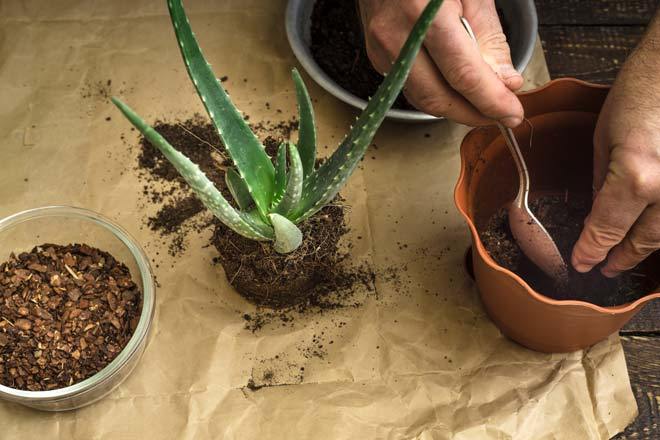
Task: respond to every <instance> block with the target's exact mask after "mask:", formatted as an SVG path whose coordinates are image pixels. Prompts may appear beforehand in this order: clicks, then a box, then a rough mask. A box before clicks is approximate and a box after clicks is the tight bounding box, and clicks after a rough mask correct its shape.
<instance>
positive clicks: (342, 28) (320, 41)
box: [310, 0, 509, 110]
mask: <svg viewBox="0 0 660 440" xmlns="http://www.w3.org/2000/svg"><path fill="white" fill-rule="evenodd" d="M498 15H500V21H501V22H502V27H503V30H504V33H505V34H506V35H508V33H509V29H508V25H507V23H506V22H505V21H504V20H503V19H502V15H501V11H500V10H498ZM310 29H311V31H310V32H311V44H310V49H311V53H312V56H313V57H314V60H315V61H316V62H317V63H318V65H319V67H321V69H322V70H323V71H324V72H326V73H327V74H328V76H330V78H332V79H333V80H334V81H336V82H337V84H339V85H340V86H341V87H343V88H344V89H346V90H348V91H349V92H350V93H352V94H354V95H355V96H358V97H360V98H362V99H365V100H366V99H369V98H370V97H371V96H373V95H374V93H376V90H377V89H378V86H379V85H380V83H381V82H383V76H382V75H381V74H380V73H378V72H377V71H376V69H374V67H373V66H372V64H371V61H369V57H368V56H367V50H366V46H365V42H364V34H363V30H362V22H361V19H360V14H359V10H358V2H357V0H317V1H316V3H315V4H314V9H313V11H312V17H311V28H310ZM393 107H394V108H398V109H404V110H415V107H413V106H412V105H411V104H410V103H409V102H408V100H407V99H406V98H405V96H404V95H403V94H401V95H399V97H398V98H397V100H396V102H395V103H394V106H393Z"/></svg>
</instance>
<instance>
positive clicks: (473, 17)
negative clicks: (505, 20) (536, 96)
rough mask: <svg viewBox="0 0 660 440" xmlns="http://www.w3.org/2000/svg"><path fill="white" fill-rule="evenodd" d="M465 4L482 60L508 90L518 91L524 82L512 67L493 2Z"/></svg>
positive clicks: (507, 45) (488, 0) (509, 53)
mask: <svg viewBox="0 0 660 440" xmlns="http://www.w3.org/2000/svg"><path fill="white" fill-rule="evenodd" d="M466 3H467V4H466V5H464V13H465V17H466V18H467V20H468V21H469V22H470V24H471V25H472V29H473V31H474V35H475V36H476V37H477V42H478V44H479V50H480V51H481V54H482V56H483V58H484V60H485V61H486V63H488V65H489V66H490V67H491V68H492V69H493V71H494V72H495V73H496V74H497V76H498V77H499V78H500V80H501V81H502V82H503V83H504V84H505V85H506V86H507V87H508V88H509V89H510V90H514V91H515V90H518V89H519V88H520V87H522V85H523V82H524V80H523V77H522V75H521V74H520V73H519V72H518V71H517V70H516V69H515V67H513V62H512V61H511V48H510V47H509V43H508V42H507V39H506V35H505V34H504V31H503V29H502V23H501V22H500V19H499V16H498V15H497V9H496V8H495V2H493V1H490V0H486V1H481V2H466Z"/></svg>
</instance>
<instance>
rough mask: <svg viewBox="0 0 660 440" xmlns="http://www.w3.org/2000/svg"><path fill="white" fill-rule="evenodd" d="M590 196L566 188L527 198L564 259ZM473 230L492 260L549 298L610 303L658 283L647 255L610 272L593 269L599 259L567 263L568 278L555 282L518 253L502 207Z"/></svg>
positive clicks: (577, 233) (639, 294)
mask: <svg viewBox="0 0 660 440" xmlns="http://www.w3.org/2000/svg"><path fill="white" fill-rule="evenodd" d="M591 202H592V198H591V194H589V193H582V194H569V193H566V194H565V195H564V196H561V195H546V196H542V197H540V198H538V199H536V200H534V201H532V202H531V203H530V208H531V210H532V212H533V213H534V215H536V217H537V218H538V219H539V220H540V222H541V224H543V225H544V226H545V228H546V229H547V230H548V232H549V233H550V235H551V236H552V238H553V239H554V240H555V243H556V244H557V247H558V248H559V250H560V252H561V254H562V256H563V257H564V260H565V261H567V262H570V261H571V253H572V250H573V246H574V245H575V243H576V242H577V240H578V238H579V236H580V233H581V231H582V227H583V225H584V220H585V218H586V217H587V215H588V214H589V211H590V209H591ZM479 235H480V237H481V241H482V242H483V244H484V246H485V247H486V250H487V251H488V253H489V254H490V255H491V257H492V258H493V259H494V260H495V262H497V264H499V265H500V266H502V267H505V268H507V269H509V270H511V271H512V272H515V273H516V274H518V275H519V276H520V277H521V278H522V279H524V280H525V281H526V282H527V283H528V284H529V285H530V286H531V287H532V288H533V289H534V290H536V291H537V292H539V293H542V294H543V295H545V296H547V297H550V298H553V299H559V300H567V299H572V300H582V301H587V302H590V303H592V304H597V305H600V306H604V307H610V306H616V305H621V304H626V303H629V302H632V301H635V300H637V299H639V298H641V297H643V296H644V295H646V294H648V293H650V292H652V291H653V289H655V288H657V287H658V285H659V284H660V280H657V279H655V278H654V276H653V272H652V271H651V270H650V269H651V266H652V264H651V261H646V262H643V263H641V264H640V265H638V266H637V267H635V268H634V269H632V270H630V271H628V272H625V273H623V274H621V275H620V276H618V277H616V278H606V277H604V276H603V275H602V274H601V273H600V270H599V269H600V267H602V264H601V265H600V266H598V267H596V268H594V269H593V270H592V271H591V272H588V273H586V274H581V273H578V272H576V271H575V270H574V269H573V268H572V267H569V282H568V284H562V285H558V284H556V283H554V282H553V281H552V280H551V279H550V278H549V277H547V276H546V275H545V274H544V273H543V272H541V271H540V270H539V269H538V268H537V267H536V266H535V265H534V264H533V263H532V262H531V261H530V260H529V259H527V257H525V255H524V254H523V253H522V251H521V250H520V248H519V247H518V244H517V243H516V242H515V240H514V239H513V236H512V234H511V229H510V228H509V220H508V214H507V211H506V209H504V208H502V209H500V210H499V211H498V212H497V213H495V214H494V215H493V216H492V217H491V218H490V220H489V221H488V223H487V224H486V225H485V227H484V228H481V231H480V233H479ZM569 266H570V264H569Z"/></svg>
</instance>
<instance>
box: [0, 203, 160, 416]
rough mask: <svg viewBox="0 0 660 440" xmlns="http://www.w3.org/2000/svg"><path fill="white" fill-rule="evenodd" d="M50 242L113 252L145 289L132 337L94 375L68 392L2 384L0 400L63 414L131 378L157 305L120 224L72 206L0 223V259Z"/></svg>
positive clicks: (144, 267)
mask: <svg viewBox="0 0 660 440" xmlns="http://www.w3.org/2000/svg"><path fill="white" fill-rule="evenodd" d="M44 242H51V243H57V244H69V243H85V244H88V245H90V246H93V247H96V248H99V249H102V250H104V251H106V252H109V253H110V254H112V255H113V256H114V257H115V258H116V259H117V260H118V261H121V262H122V263H124V264H125V265H126V266H127V267H128V268H129V269H130V271H131V275H132V277H133V280H134V281H135V283H136V284H137V285H138V286H140V287H141V290H142V313H141V315H140V320H139V321H138V325H137V328H136V330H135V333H134V334H133V337H132V338H131V339H130V340H129V342H128V344H127V345H126V347H124V349H123V350H122V351H121V353H119V355H117V357H116V358H115V359H114V360H113V361H112V362H111V363H110V364H108V365H107V366H106V367H105V368H103V369H102V370H101V371H99V372H98V373H96V374H95V375H94V376H92V377H90V378H88V379H85V380H84V381H82V382H79V383H77V384H74V385H71V386H69V387H66V388H60V389H56V390H51V391H22V390H16V389H13V388H9V387H6V386H2V385H0V399H3V400H8V401H10V402H16V403H20V404H21V405H25V406H29V407H32V408H36V409H40V410H45V411H65V410H71V409H75V408H80V407H82V406H86V405H89V404H91V403H94V402H96V401H97V400H99V399H101V398H102V397H104V396H105V395H106V394H108V393H109V392H110V391H112V390H113V389H114V388H115V387H117V386H118V385H119V384H120V383H121V382H122V381H124V379H126V378H127V377H128V375H129V374H130V373H131V371H132V370H133V368H134V367H135V365H136V364H137V362H138V360H139V359H140V356H141V355H142V353H143V352H144V349H145V346H146V344H147V336H148V335H149V329H150V328H151V322H152V319H153V314H154V305H155V287H154V281H153V276H152V272H151V267H150V266H149V260H148V259H147V256H146V255H145V254H144V252H143V251H142V249H141V248H140V246H139V245H138V244H137V242H136V241H135V240H134V239H133V238H131V237H130V235H129V234H128V233H127V232H126V231H124V230H123V229H122V228H121V227H120V226H118V225H117V224H115V223H114V222H112V221H111V220H108V219H107V218H105V217H103V216H101V215H100V214H97V213H95V212H92V211H88V210H86V209H80V208H72V207H68V206H47V207H43V208H36V209H31V210H28V211H23V212H20V213H18V214H14V215H11V216H9V217H6V218H4V219H3V220H0V252H1V253H2V255H0V261H4V259H5V258H6V257H8V256H9V253H10V252H22V251H28V250H30V249H32V248H33V247H34V246H37V245H40V244H43V243H44Z"/></svg>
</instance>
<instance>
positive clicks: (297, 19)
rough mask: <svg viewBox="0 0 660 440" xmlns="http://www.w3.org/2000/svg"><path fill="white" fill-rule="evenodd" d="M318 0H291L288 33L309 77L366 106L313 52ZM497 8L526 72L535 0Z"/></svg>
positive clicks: (402, 113) (513, 0)
mask: <svg viewBox="0 0 660 440" xmlns="http://www.w3.org/2000/svg"><path fill="white" fill-rule="evenodd" d="M315 2H316V0H289V3H288V5H287V10H286V33H287V37H288V39H289V44H290V45H291V49H293V52H294V54H295V55H296V58H298V61H299V62H300V64H301V65H302V66H303V68H304V69H305V71H307V73H308V74H309V76H311V77H312V79H314V81H316V82H317V83H318V84H319V85H320V86H321V87H323V88H324V89H325V90H326V91H327V92H329V93H331V94H332V95H334V96H336V97H337V98H339V99H340V100H342V101H344V102H345V103H347V104H350V105H352V106H353V107H357V108H359V109H364V108H365V107H366V106H367V101H365V100H364V99H362V98H358V97H357V96H355V95H353V94H352V93H350V92H348V91H347V90H346V89H344V88H343V87H341V86H340V85H339V84H337V83H336V82H335V81H334V80H333V79H332V78H330V77H329V76H328V74H326V73H325V72H324V71H323V70H322V69H321V67H319V65H318V64H317V62H316V60H314V57H313V56H312V53H311V51H310V44H311V35H310V23H311V16H312V10H313V9H314V3H315ZM496 3H497V7H498V8H499V9H500V10H501V13H502V16H503V18H504V21H505V22H506V23H507V24H508V27H509V29H508V30H509V35H508V40H509V46H510V47H511V56H512V59H513V65H514V66H515V67H516V69H517V70H518V71H519V72H522V71H523V70H525V68H526V67H527V64H529V60H530V59H531V58H532V54H533V53H534V44H535V43H536V34H537V31H538V18H537V15H536V6H535V5H534V1H533V0H499V1H496ZM387 117H388V118H390V119H396V120H399V121H407V122H422V121H433V120H437V119H439V118H437V117H435V116H432V115H428V114H426V113H423V112H420V111H416V110H398V109H391V110H390V111H388V112H387Z"/></svg>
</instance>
